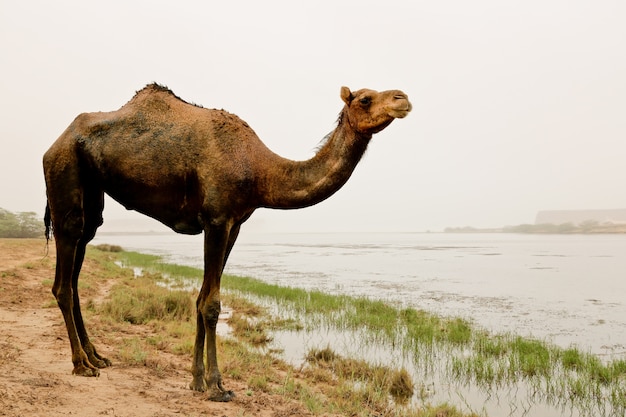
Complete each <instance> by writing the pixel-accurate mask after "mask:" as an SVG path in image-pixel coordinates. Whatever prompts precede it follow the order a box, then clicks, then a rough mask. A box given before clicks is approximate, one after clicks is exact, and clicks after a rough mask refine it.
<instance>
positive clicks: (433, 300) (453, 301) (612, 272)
mask: <svg viewBox="0 0 626 417" xmlns="http://www.w3.org/2000/svg"><path fill="white" fill-rule="evenodd" d="M94 243H110V244H117V245H121V246H122V247H124V248H125V249H131V250H138V251H142V252H146V253H154V254H158V255H163V256H165V258H166V261H168V262H174V263H180V264H185V265H191V266H196V267H202V238H201V237H190V236H181V235H174V234H169V235H150V236H145V235H143V236H141V235H140V236H137V235H135V236H122V235H102V236H97V237H96V239H95V242H94ZM624 271H626V236H623V235H606V236H602V235H597V236H589V235H586V236H582V235H574V236H572V235H552V236H537V235H505V234H485V235H475V234H472V235H454V234H307V235H299V234H273V235H254V234H253V235H246V234H245V231H244V232H242V235H241V237H240V239H239V241H238V243H237V245H236V246H235V248H234V250H233V252H232V254H231V257H230V260H229V263H228V265H227V268H226V272H227V273H232V274H236V275H244V276H253V277H256V278H260V279H262V280H265V281H268V282H271V283H276V284H279V285H285V286H293V287H301V288H306V289H316V290H322V291H324V292H328V293H345V294H350V295H365V296H368V297H375V298H378V299H384V300H389V301H392V302H394V303H400V304H402V305H407V306H411V307H415V308H418V309H424V310H428V311H431V312H435V313H439V314H443V315H446V316H460V317H464V318H467V319H471V320H472V321H474V322H475V323H476V324H478V325H480V326H481V327H484V328H486V329H488V330H491V331H493V332H513V333H516V334H520V335H523V336H527V335H531V336H534V337H537V338H540V339H544V338H545V339H548V340H550V341H551V342H553V343H555V344H557V345H559V346H561V347H568V346H570V345H576V346H578V347H580V348H581V349H582V350H585V351H587V350H588V351H590V352H593V353H595V354H598V355H601V357H602V358H604V359H611V358H623V357H624V352H625V351H626V303H625V302H624V300H623V299H624V294H625V293H626V280H624V279H623V276H624ZM276 336H280V337H276V340H277V341H278V343H279V345H280V346H278V347H279V348H281V349H284V351H285V355H286V356H287V357H288V358H291V360H292V361H301V360H302V358H303V357H304V355H305V352H306V351H308V350H309V349H311V348H323V347H326V346H327V345H329V344H332V346H333V349H338V350H339V351H341V349H346V350H347V351H349V350H352V351H354V350H355V347H357V346H358V347H360V348H359V349H361V351H360V352H353V353H354V354H355V355H359V354H360V355H365V357H367V358H369V359H372V358H380V360H381V361H382V360H389V359H390V358H391V360H392V361H393V362H394V363H403V364H404V363H408V364H409V365H408V366H406V367H407V368H409V367H416V366H418V367H419V366H421V365H419V364H418V365H416V364H415V363H414V362H413V361H408V362H407V361H406V358H404V357H403V356H402V355H400V354H399V353H398V352H393V350H389V349H387V348H385V350H384V351H382V350H380V349H381V347H380V346H368V345H367V344H363V343H361V342H355V337H357V338H358V335H354V334H350V333H349V332H334V331H330V330H321V331H320V330H316V331H315V332H298V333H287V332H285V333H284V334H279V335H276ZM359 349H356V350H359ZM371 349H374V351H371ZM399 355H400V356H399ZM428 367H430V368H431V369H430V371H429V370H428V369H425V368H424V369H414V372H415V373H416V375H419V376H420V381H416V382H418V383H421V384H422V386H423V387H432V389H431V390H432V391H433V392H432V396H433V399H434V400H436V401H440V400H442V401H449V402H451V403H454V404H461V405H463V404H465V405H466V406H467V408H468V409H472V410H474V411H477V412H481V410H483V408H484V410H485V411H488V414H489V415H491V416H496V415H513V416H522V415H524V416H535V417H547V416H553V415H555V409H554V408H548V407H546V408H542V407H543V406H542V405H540V404H537V403H536V400H532V397H533V393H532V388H530V387H528V386H526V385H519V386H514V387H507V388H501V389H498V390H494V391H493V392H488V393H487V394H485V392H484V391H482V392H479V391H480V390H479V389H478V388H477V387H476V386H475V384H472V383H470V382H467V383H461V382H456V383H451V382H450V380H451V379H450V378H447V379H445V378H442V377H441V375H440V374H439V373H438V372H435V371H434V368H437V369H439V370H441V369H443V365H441V364H437V357H436V356H435V357H434V358H433V360H432V361H428ZM527 391H528V392H527ZM426 392H429V390H428V389H426ZM486 396H487V400H486V399H485V397H486ZM556 415H574V416H576V415H578V414H577V413H576V412H572V411H571V410H569V409H560V410H558V412H557V414H556ZM592 415H593V414H592Z"/></svg>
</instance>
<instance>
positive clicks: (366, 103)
mask: <svg viewBox="0 0 626 417" xmlns="http://www.w3.org/2000/svg"><path fill="white" fill-rule="evenodd" d="M359 103H361V105H363V106H369V105H370V104H371V103H372V99H371V98H369V97H363V98H362V99H361V100H359Z"/></svg>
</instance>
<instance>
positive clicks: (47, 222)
mask: <svg viewBox="0 0 626 417" xmlns="http://www.w3.org/2000/svg"><path fill="white" fill-rule="evenodd" d="M43 223H44V224H45V225H46V243H47V242H48V241H50V230H51V229H52V218H51V217H50V205H49V204H48V202H47V201H46V214H44V216H43Z"/></svg>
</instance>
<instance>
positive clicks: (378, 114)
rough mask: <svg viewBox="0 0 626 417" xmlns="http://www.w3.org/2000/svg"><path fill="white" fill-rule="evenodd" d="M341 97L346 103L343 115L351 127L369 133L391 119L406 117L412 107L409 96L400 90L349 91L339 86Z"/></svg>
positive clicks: (385, 124)
mask: <svg viewBox="0 0 626 417" xmlns="http://www.w3.org/2000/svg"><path fill="white" fill-rule="evenodd" d="M341 99H342V100H343V101H344V103H346V107H345V109H344V115H343V117H347V118H348V120H347V121H348V123H350V125H351V126H352V128H353V129H355V130H356V131H358V132H360V133H364V134H370V135H371V134H374V133H377V132H380V131H381V130H383V129H384V128H386V127H387V126H389V124H390V123H391V122H392V121H393V119H395V118H398V119H402V118H403V117H406V115H407V114H409V112H410V111H411V108H412V106H411V102H410V101H409V97H408V96H407V95H406V94H404V93H403V92H402V91H400V90H388V91H381V92H378V91H374V90H368V89H362V90H358V91H350V89H349V88H348V87H341Z"/></svg>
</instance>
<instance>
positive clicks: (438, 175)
mask: <svg viewBox="0 0 626 417" xmlns="http://www.w3.org/2000/svg"><path fill="white" fill-rule="evenodd" d="M624 22H626V2H623V1H621V0H614V1H592V0H589V1H576V0H563V1H552V0H542V1H528V0H526V1H502V0H475V1H465V0H456V1H452V0H450V1H416V0H396V1H390V2H381V1H380V0H378V1H362V0H359V1H356V0H350V1H337V0H332V1H317V2H297V1H287V0H285V1H275V0H269V1H262V2H261V1H232V2H227V1H220V2H212V1H178V2H171V1H128V0H124V1H117V0H114V1H111V0H110V1H108V2H88V1H54V2H50V1H43V0H42V1H29V0H23V1H19V2H18V1H7V0H1V1H0V52H1V53H0V71H1V72H0V75H1V76H0V111H1V113H2V117H1V118H0V140H1V143H2V148H1V150H0V207H3V208H6V209H8V210H12V211H37V212H40V213H42V212H43V208H44V206H45V188H44V182H43V175H42V168H41V157H42V155H43V153H44V152H45V151H46V149H47V148H48V147H49V146H50V145H51V144H52V142H53V141H54V140H55V139H56V138H57V137H58V136H59V135H60V134H61V132H62V131H63V130H64V129H65V128H66V127H67V126H68V125H69V124H70V123H71V121H72V120H73V119H74V117H75V116H77V115H78V114H79V113H81V112H88V111H109V110H115V109H117V108H119V107H121V106H122V105H123V104H124V103H126V102H127V101H128V100H129V99H130V98H131V97H132V96H133V94H134V92H135V91H136V90H139V89H141V88H142V87H143V86H144V85H145V84H147V83H149V82H152V81H156V82H159V83H161V84H165V85H167V86H168V87H170V88H171V89H172V90H173V91H174V92H175V93H176V94H177V95H179V96H180V97H182V98H184V99H185V100H187V101H191V102H195V103H198V104H202V105H203V106H205V107H216V108H224V109H226V110H229V111H231V112H233V113H235V114H238V115H239V116H241V117H242V118H243V119H244V120H246V121H247V122H248V123H249V124H250V125H251V126H252V127H253V128H254V130H255V131H256V132H257V134H258V135H259V137H260V138H261V139H262V140H263V141H264V142H265V143H266V144H267V145H268V146H269V147H270V148H271V149H273V150H274V151H276V152H277V153H279V154H281V155H283V156H286V157H289V158H293V159H305V158H309V157H310V156H312V154H313V152H314V150H315V148H316V146H317V144H318V142H319V141H320V139H321V138H322V137H323V136H324V135H325V134H326V133H328V132H329V131H330V130H332V129H333V128H334V122H335V119H336V116H337V114H338V112H339V111H340V109H341V107H342V102H341V100H340V98H339V89H340V87H341V86H342V85H347V86H349V87H350V88H352V89H358V88H363V87H367V88H373V89H377V90H384V89H392V88H393V89H395V88H398V89H402V90H404V91H405V92H406V93H407V94H409V96H410V98H411V101H412V102H413V105H414V111H413V113H412V114H410V115H409V116H408V117H407V118H406V119H403V120H397V121H395V122H394V123H393V124H392V125H391V126H390V127H389V128H387V129H386V130H385V131H383V132H382V133H380V134H378V135H376V136H374V139H373V142H372V143H371V145H370V148H369V150H368V153H367V154H366V156H365V158H364V160H363V161H362V162H361V164H360V166H359V167H357V169H356V172H355V173H354V175H353V177H352V178H351V180H350V181H349V182H348V184H347V185H346V186H345V187H344V188H343V189H342V190H340V191H339V192H338V193H337V194H336V195H334V196H333V197H331V198H330V199H329V200H327V201H325V202H323V203H321V204H319V205H318V206H315V207H312V208H308V209H303V210H296V211H289V212H284V211H277V212H273V211H270V210H259V211H257V213H256V214H255V215H254V216H253V219H252V220H251V221H250V222H249V223H250V224H249V226H248V228H249V229H257V230H262V231H263V230H268V231H270V230H277V231H286V230H293V231H310V230H314V231H422V230H428V229H429V230H442V229H443V228H444V227H446V226H465V225H471V226H475V227H492V226H502V225H511V224H520V223H532V222H533V221H534V217H535V214H536V212H537V211H538V210H542V209H587V208H625V207H626V192H624V186H625V184H624V183H625V181H624V180H625V179H626V163H625V162H624V161H625V160H626V24H624ZM125 216H127V213H126V211H125V210H124V209H123V208H121V207H120V206H119V205H117V204H116V203H113V202H112V201H111V200H108V201H107V208H106V210H105V222H106V221H107V220H110V219H117V218H122V217H125Z"/></svg>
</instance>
